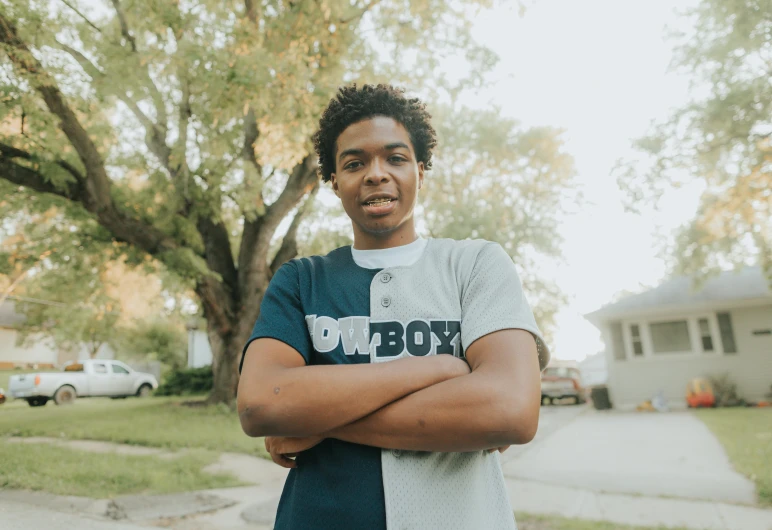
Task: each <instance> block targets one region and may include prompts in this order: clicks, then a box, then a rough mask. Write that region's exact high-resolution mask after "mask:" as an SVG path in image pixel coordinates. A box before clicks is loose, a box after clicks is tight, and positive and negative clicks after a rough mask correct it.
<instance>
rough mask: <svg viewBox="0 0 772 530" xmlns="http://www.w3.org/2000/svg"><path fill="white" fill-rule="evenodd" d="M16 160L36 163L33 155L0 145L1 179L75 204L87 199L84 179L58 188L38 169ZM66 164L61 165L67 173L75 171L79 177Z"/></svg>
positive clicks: (81, 178) (73, 169)
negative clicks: (15, 159)
mask: <svg viewBox="0 0 772 530" xmlns="http://www.w3.org/2000/svg"><path fill="white" fill-rule="evenodd" d="M14 158H21V159H23V160H29V161H30V162H33V161H34V157H33V156H32V155H31V154H29V153H27V152H25V151H21V150H19V149H16V148H15V147H11V146H9V145H5V144H0V178H3V179H5V180H7V181H8V182H11V183H13V184H16V185H18V186H24V187H25V188H29V189H32V190H35V191H39V192H41V193H50V194H52V195H58V196H60V197H64V198H65V199H69V200H71V201H75V202H83V200H84V199H85V195H86V190H85V188H84V184H83V177H80V178H78V177H76V178H75V180H74V181H69V182H66V183H63V184H61V185H59V186H56V185H54V184H53V183H52V182H51V181H50V180H48V179H47V178H46V177H44V176H43V174H42V173H40V172H39V171H37V170H36V169H33V168H31V167H28V166H26V165H23V164H19V163H18V162H15V161H14V160H13V159H14ZM64 164H66V165H62V164H60V165H62V167H64V168H65V169H67V171H69V172H71V173H72V172H73V171H74V174H75V175H78V172H77V170H75V168H73V167H72V166H70V165H69V164H67V163H66V162H64ZM68 167H69V169H68Z"/></svg>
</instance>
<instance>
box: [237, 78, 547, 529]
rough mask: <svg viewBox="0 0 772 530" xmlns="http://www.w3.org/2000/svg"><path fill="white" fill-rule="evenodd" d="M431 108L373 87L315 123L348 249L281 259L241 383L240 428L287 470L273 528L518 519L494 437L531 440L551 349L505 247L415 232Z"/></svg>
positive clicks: (506, 441)
mask: <svg viewBox="0 0 772 530" xmlns="http://www.w3.org/2000/svg"><path fill="white" fill-rule="evenodd" d="M429 120H430V116H429V114H428V113H427V112H426V110H425V107H424V105H423V104H421V103H420V102H419V101H418V100H416V99H407V98H405V97H404V95H403V93H402V91H400V90H396V89H394V88H392V87H389V86H382V85H379V86H377V87H374V86H363V87H356V86H353V87H347V88H342V89H341V90H340V91H339V93H338V95H337V98H336V99H333V100H332V101H331V102H330V104H329V106H328V108H327V109H326V111H325V112H324V114H323V116H322V119H321V120H320V130H319V132H318V133H317V134H316V136H315V146H316V150H317V153H318V155H319V162H320V168H321V173H322V177H323V180H325V181H328V182H330V183H331V184H332V189H333V190H334V191H335V194H336V195H337V196H338V197H339V198H340V200H341V203H342V205H343V208H344V209H345V211H346V214H347V215H348V216H349V217H350V218H351V223H352V226H353V229H354V245H353V246H352V247H342V248H339V249H337V250H334V251H332V252H331V253H329V254H328V255H327V256H324V257H321V256H313V257H310V258H301V259H296V260H292V261H290V262H289V263H287V264H285V265H283V266H282V267H281V268H280V269H279V270H278V271H277V272H276V274H275V275H274V277H273V279H272V280H271V283H270V285H269V287H268V290H267V291H266V293H265V297H264V299H263V302H262V306H261V311H260V318H259V319H258V321H257V323H256V324H255V328H254V332H253V335H252V338H251V339H250V341H249V343H248V344H247V346H246V347H245V353H244V357H243V359H242V372H241V379H240V382H239V392H238V409H239V415H240V418H241V425H242V427H243V429H244V431H245V432H246V433H247V434H248V435H250V436H266V437H267V438H266V448H267V449H268V450H269V452H270V453H271V457H272V458H273V460H274V461H275V462H276V463H278V464H280V465H283V466H285V467H290V468H292V469H291V470H290V473H289V476H288V478H287V482H286V484H285V486H284V492H283V494H282V498H281V502H280V504H279V510H278V513H277V518H276V526H275V528H276V529H277V530H283V529H291V530H312V529H313V530H317V529H318V530H328V529H329V530H332V529H336V530H337V529H346V530H348V529H352V530H358V529H367V530H387V529H388V530H407V529H415V530H434V529H436V530H455V529H457V530H482V529H485V530H505V529H507V530H508V529H514V528H516V526H515V522H514V519H513V515H512V507H511V505H510V503H509V496H508V494H507V490H506V486H505V483H504V478H503V475H502V471H501V465H500V462H499V457H498V453H497V452H496V449H502V450H503V449H504V448H506V447H507V446H509V445H510V444H521V443H526V442H528V441H530V440H531V439H532V438H533V436H534V434H535V432H536V427H537V424H538V417H539V405H540V399H541V391H540V378H539V372H540V370H541V369H542V368H543V367H544V366H545V365H546V363H547V361H548V358H549V353H548V351H547V349H546V347H545V346H544V343H543V341H542V339H541V336H540V332H539V329H538V327H537V326H536V323H535V322H534V318H533V314H532V312H531V309H530V307H529V306H528V303H527V302H526V299H525V296H524V295H523V291H522V289H521V285H520V280H519V278H518V276H517V273H516V271H515V267H514V265H513V263H512V260H511V259H510V257H509V256H508V255H507V254H506V253H505V252H504V251H503V249H502V248H501V247H500V246H499V245H498V244H495V243H491V242H487V241H481V240H476V241H453V240H443V239H428V240H427V239H422V238H419V237H418V236H417V234H416V230H415V225H414V220H413V209H414V207H415V204H416V200H417V197H418V193H419V190H420V189H421V187H422V185H423V182H424V172H425V171H426V170H428V169H430V167H431V157H432V148H433V147H434V146H435V144H436V141H435V133H434V129H432V127H431V125H430V121H429ZM443 354H444V355H443ZM293 458H295V459H294V460H293Z"/></svg>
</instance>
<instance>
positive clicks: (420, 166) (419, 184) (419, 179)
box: [418, 162, 424, 190]
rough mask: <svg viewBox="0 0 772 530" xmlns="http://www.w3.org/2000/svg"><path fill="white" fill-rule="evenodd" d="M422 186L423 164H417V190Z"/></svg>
mask: <svg viewBox="0 0 772 530" xmlns="http://www.w3.org/2000/svg"><path fill="white" fill-rule="evenodd" d="M423 184H424V163H423V162H418V189H419V190H420V189H421V186H423Z"/></svg>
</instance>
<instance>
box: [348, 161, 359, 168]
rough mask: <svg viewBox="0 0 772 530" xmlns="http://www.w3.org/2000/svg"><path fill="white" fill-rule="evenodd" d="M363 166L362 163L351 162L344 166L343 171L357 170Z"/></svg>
mask: <svg viewBox="0 0 772 530" xmlns="http://www.w3.org/2000/svg"><path fill="white" fill-rule="evenodd" d="M361 165H362V162H357V161H354V162H349V163H348V164H346V165H345V166H343V169H357V168H358V167H359V166H361Z"/></svg>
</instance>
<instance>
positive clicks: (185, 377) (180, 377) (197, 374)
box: [155, 366, 213, 396]
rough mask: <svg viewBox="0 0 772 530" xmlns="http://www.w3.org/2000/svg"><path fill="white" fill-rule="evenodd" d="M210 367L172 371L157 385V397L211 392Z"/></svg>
mask: <svg viewBox="0 0 772 530" xmlns="http://www.w3.org/2000/svg"><path fill="white" fill-rule="evenodd" d="M212 384H213V379H212V367H211V366H204V367H201V368H183V369H180V370H172V371H171V372H169V374H168V375H167V376H166V379H164V382H163V383H162V384H161V385H159V387H158V390H156V392H155V394H156V395H157V396H187V395H191V394H206V393H207V392H210V391H211V390H212Z"/></svg>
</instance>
